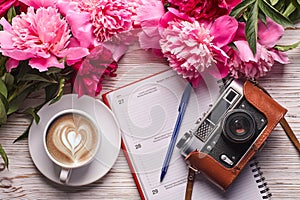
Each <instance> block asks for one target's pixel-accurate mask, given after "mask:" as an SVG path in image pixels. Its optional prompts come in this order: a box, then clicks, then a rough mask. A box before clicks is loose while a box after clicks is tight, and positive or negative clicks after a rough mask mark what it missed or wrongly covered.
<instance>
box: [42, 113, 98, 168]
mask: <svg viewBox="0 0 300 200" xmlns="http://www.w3.org/2000/svg"><path fill="white" fill-rule="evenodd" d="M97 145H98V131H97V128H96V127H95V126H94V125H93V123H91V121H90V120H89V119H87V118H86V117H85V116H83V115H80V114H77V113H67V114H64V115H62V116H59V117H58V118H56V119H55V120H54V121H53V122H52V123H51V125H50V126H49V128H48V130H47V136H46V146H47V149H48V152H49V153H50V154H51V156H52V157H53V158H54V159H55V160H56V161H57V162H59V163H61V164H63V165H65V166H67V167H76V166H79V165H82V164H84V163H86V162H87V161H89V160H90V159H91V158H92V157H93V155H94V154H95V153H96V152H95V151H96V150H97Z"/></svg>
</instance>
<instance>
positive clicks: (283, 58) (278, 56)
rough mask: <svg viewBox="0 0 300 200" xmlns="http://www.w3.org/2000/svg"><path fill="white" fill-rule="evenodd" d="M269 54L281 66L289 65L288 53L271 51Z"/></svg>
mask: <svg viewBox="0 0 300 200" xmlns="http://www.w3.org/2000/svg"><path fill="white" fill-rule="evenodd" d="M269 53H270V54H271V55H272V57H273V58H274V60H276V61H277V62H279V63H281V64H288V63H289V58H288V56H287V55H286V53H284V52H281V51H277V50H274V49H272V50H270V51H269Z"/></svg>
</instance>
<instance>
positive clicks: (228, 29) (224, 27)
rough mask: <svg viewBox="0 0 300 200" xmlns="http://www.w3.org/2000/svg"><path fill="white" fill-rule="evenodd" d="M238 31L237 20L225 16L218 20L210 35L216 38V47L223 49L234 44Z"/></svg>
mask: <svg viewBox="0 0 300 200" xmlns="http://www.w3.org/2000/svg"><path fill="white" fill-rule="evenodd" d="M237 29H238V22H237V21H236V19H235V18H233V17H230V16H227V15H225V16H222V17H219V18H218V19H216V21H215V22H214V23H213V25H212V27H211V29H210V34H211V35H212V36H214V40H213V42H214V43H215V44H216V46H218V47H220V48H221V47H223V46H225V45H227V44H229V43H230V42H232V40H233V38H234V36H235V34H236V31H237Z"/></svg>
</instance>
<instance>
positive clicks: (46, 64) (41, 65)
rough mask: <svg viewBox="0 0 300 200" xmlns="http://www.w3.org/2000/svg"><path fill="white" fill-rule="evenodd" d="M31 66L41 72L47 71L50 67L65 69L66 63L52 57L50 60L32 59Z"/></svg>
mask: <svg viewBox="0 0 300 200" xmlns="http://www.w3.org/2000/svg"><path fill="white" fill-rule="evenodd" d="M29 65H30V66H31V67H32V68H35V69H38V70H39V71H40V72H43V71H47V70H48V68H50V67H57V68H61V69H63V68H64V67H65V66H64V63H63V62H61V63H60V62H58V60H57V58H56V57H55V56H51V57H50V58H47V59H45V58H32V59H30V60H29Z"/></svg>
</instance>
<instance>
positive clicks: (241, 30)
mask: <svg viewBox="0 0 300 200" xmlns="http://www.w3.org/2000/svg"><path fill="white" fill-rule="evenodd" d="M245 26H246V24H245V23H244V22H239V26H238V29H237V31H236V34H235V37H234V41H237V40H246V34H245Z"/></svg>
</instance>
